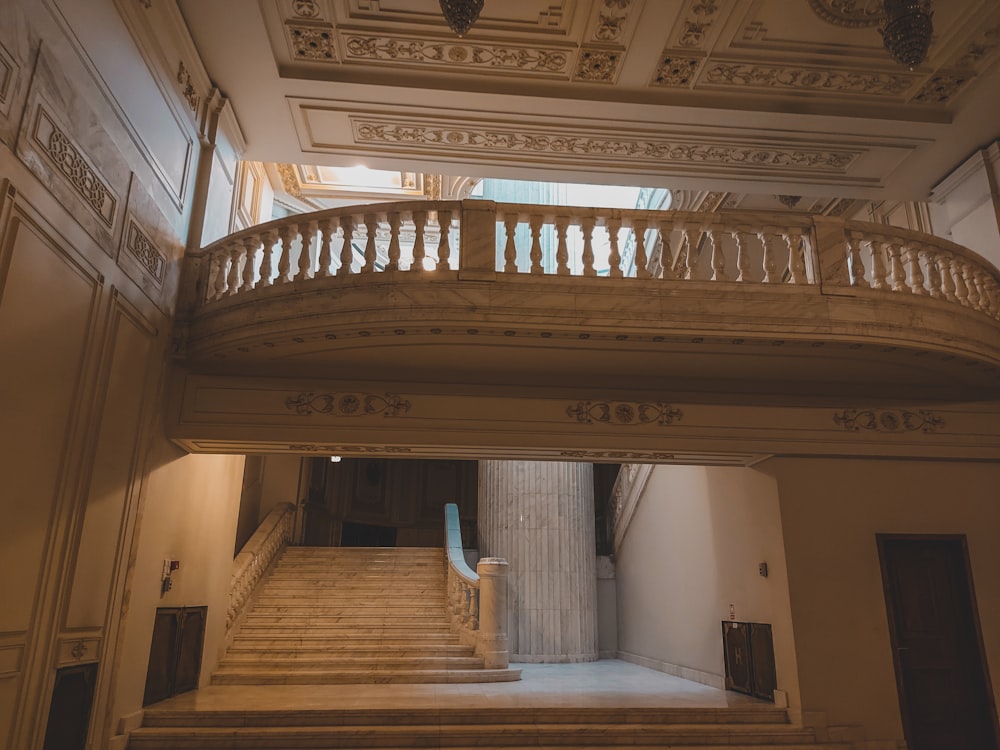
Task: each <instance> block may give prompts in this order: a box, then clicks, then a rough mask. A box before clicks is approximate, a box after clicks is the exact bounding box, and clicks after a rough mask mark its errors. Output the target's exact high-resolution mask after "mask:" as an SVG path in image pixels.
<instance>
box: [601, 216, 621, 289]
mask: <svg viewBox="0 0 1000 750" xmlns="http://www.w3.org/2000/svg"><path fill="white" fill-rule="evenodd" d="M604 228H605V229H606V230H607V231H608V245H609V246H610V251H609V253H608V264H609V265H610V269H609V270H608V276H609V277H610V278H612V279H620V278H622V254H621V250H619V249H618V230H620V229H621V228H622V221H621V219H617V218H614V217H612V218H610V219H607V220H605V222H604Z"/></svg>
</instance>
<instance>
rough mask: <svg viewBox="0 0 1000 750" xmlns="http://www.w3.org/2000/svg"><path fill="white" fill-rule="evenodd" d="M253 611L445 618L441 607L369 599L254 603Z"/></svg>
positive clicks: (317, 615)
mask: <svg viewBox="0 0 1000 750" xmlns="http://www.w3.org/2000/svg"><path fill="white" fill-rule="evenodd" d="M253 614H254V615H257V616H261V617H263V616H267V617H281V616H284V615H296V616H304V615H309V616H311V617H312V618H314V619H317V618H321V617H322V618H326V617H335V618H345V617H351V618H366V619H370V618H379V619H382V620H384V619H385V618H387V617H391V618H394V619H395V618H405V619H406V620H411V619H425V618H428V619H434V620H444V621H446V622H447V619H448V615H447V614H446V613H445V610H444V607H423V606H420V605H411V606H407V605H403V604H388V603H385V602H383V603H382V604H381V605H380V604H378V603H376V602H372V603H370V604H367V605H364V606H354V605H352V604H348V603H343V604H339V605H338V604H332V603H331V604H327V603H320V602H316V603H315V604H268V603H260V602H258V603H257V606H255V607H254V608H253Z"/></svg>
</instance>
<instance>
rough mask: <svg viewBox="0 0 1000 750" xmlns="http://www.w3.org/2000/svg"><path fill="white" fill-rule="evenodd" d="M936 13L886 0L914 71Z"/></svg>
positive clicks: (889, 40)
mask: <svg viewBox="0 0 1000 750" xmlns="http://www.w3.org/2000/svg"><path fill="white" fill-rule="evenodd" d="M441 5H442V6H443V5H444V0H441ZM933 15H934V14H933V13H932V12H931V3H930V0H885V17H884V19H883V23H882V28H881V29H880V31H881V32H882V44H883V45H884V46H885V49H886V51H887V52H888V53H889V55H890V56H891V57H892V59H893V60H895V61H896V62H898V63H900V64H901V65H905V66H906V67H907V68H909V69H910V70H913V69H914V68H916V67H917V66H918V65H920V63H922V62H923V61H924V60H926V59H927V50H928V48H930V46H931V34H932V33H933V31H934V27H933V25H932V23H931V18H932V16H933Z"/></svg>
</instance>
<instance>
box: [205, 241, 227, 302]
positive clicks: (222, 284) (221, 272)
mask: <svg viewBox="0 0 1000 750" xmlns="http://www.w3.org/2000/svg"><path fill="white" fill-rule="evenodd" d="M212 261H213V266H214V269H213V270H214V275H213V278H212V283H211V285H210V286H209V298H210V299H222V297H223V295H225V293H226V269H227V268H228V263H229V253H228V252H227V251H226V250H225V249H219V250H216V251H215V252H214V253H213V254H212Z"/></svg>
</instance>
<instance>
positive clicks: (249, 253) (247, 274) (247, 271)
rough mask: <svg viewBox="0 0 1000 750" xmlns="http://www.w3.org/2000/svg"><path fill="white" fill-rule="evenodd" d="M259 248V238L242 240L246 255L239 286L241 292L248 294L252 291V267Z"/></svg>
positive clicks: (251, 237)
mask: <svg viewBox="0 0 1000 750" xmlns="http://www.w3.org/2000/svg"><path fill="white" fill-rule="evenodd" d="M259 246H260V238H258V237H257V235H252V236H250V237H246V238H244V240H243V249H244V251H245V253H246V263H244V264H243V284H242V285H241V286H240V291H241V292H249V291H250V290H251V289H253V266H254V261H255V260H256V258H257V248H258V247H259Z"/></svg>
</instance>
